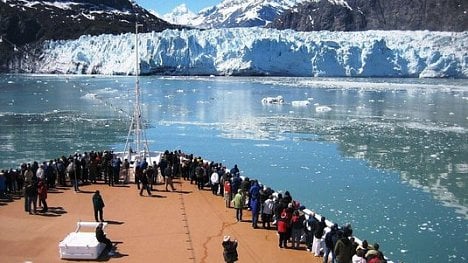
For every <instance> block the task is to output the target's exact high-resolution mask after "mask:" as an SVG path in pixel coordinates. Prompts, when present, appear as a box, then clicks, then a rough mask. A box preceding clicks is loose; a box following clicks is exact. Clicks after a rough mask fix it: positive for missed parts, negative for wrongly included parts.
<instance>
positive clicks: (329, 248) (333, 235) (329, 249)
mask: <svg viewBox="0 0 468 263" xmlns="http://www.w3.org/2000/svg"><path fill="white" fill-rule="evenodd" d="M337 231H338V225H337V224H334V225H333V226H332V227H331V229H330V232H328V233H327V234H326V235H325V250H324V251H325V253H324V256H323V263H328V255H329V254H330V253H331V255H332V260H331V262H335V251H334V248H335V244H336V241H338V238H337V235H338V233H337Z"/></svg>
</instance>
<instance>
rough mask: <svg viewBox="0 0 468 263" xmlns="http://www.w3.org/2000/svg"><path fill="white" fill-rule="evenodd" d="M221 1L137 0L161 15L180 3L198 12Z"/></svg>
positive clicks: (141, 4)
mask: <svg viewBox="0 0 468 263" xmlns="http://www.w3.org/2000/svg"><path fill="white" fill-rule="evenodd" d="M221 1H222V0H136V2H137V3H138V4H139V5H140V6H142V7H144V8H146V9H148V10H150V9H151V10H154V11H156V12H157V13H159V14H161V15H164V14H167V13H169V12H170V11H172V9H174V8H175V7H176V6H178V5H180V4H185V5H186V6H187V7H188V9H190V10H191V11H192V12H194V13H198V11H200V10H201V9H203V8H205V7H209V6H214V5H217V4H219V3H221Z"/></svg>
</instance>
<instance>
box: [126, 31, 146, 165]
mask: <svg viewBox="0 0 468 263" xmlns="http://www.w3.org/2000/svg"><path fill="white" fill-rule="evenodd" d="M141 26H143V25H142V24H138V22H136V23H135V108H134V111H133V116H132V121H131V123H130V128H129V130H128V136H127V142H126V143H125V149H124V153H127V152H128V159H129V160H132V158H131V155H132V150H134V151H135V152H134V153H136V156H135V159H140V160H143V159H144V158H146V157H147V156H148V154H149V149H148V142H147V140H146V136H145V134H144V127H143V125H142V116H141V115H142V114H141V105H140V80H139V75H140V58H139V54H138V43H139V42H138V27H141ZM132 133H133V136H134V138H133V143H134V144H135V145H134V146H135V148H134V149H132V147H131V146H130V140H131V136H132Z"/></svg>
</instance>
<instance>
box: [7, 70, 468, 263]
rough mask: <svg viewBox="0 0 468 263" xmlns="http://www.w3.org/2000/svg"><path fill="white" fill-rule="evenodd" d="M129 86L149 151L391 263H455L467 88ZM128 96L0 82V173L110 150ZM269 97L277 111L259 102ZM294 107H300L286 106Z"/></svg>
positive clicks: (467, 200)
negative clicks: (232, 176)
mask: <svg viewBox="0 0 468 263" xmlns="http://www.w3.org/2000/svg"><path fill="white" fill-rule="evenodd" d="M140 83H141V88H142V93H143V94H145V97H144V98H143V114H144V116H145V117H146V120H147V121H148V123H147V126H148V130H147V137H148V138H149V143H150V148H151V149H153V150H165V149H170V150H174V149H182V150H183V151H185V152H190V153H195V154H198V155H201V156H203V157H205V158H207V159H211V160H215V161H220V162H223V163H225V164H226V165H227V166H228V167H232V166H233V165H234V164H236V163H237V164H238V165H239V166H240V168H241V170H242V172H243V174H244V175H246V176H249V177H251V178H258V179H259V180H260V181H261V182H263V183H265V184H267V185H269V186H271V187H273V188H274V189H277V190H283V191H285V190H289V191H290V192H291V193H292V195H293V197H294V198H295V199H297V200H299V201H301V202H302V203H303V204H304V205H306V206H307V207H308V208H310V209H312V210H316V211H317V212H318V213H320V214H323V215H325V216H326V217H327V218H329V219H331V220H332V221H335V222H338V223H339V224H340V225H341V224H344V223H347V222H349V223H351V224H352V225H353V227H354V229H355V233H356V235H357V236H358V237H360V238H365V239H367V240H369V242H371V243H373V242H379V243H380V244H381V248H382V250H383V251H384V253H385V254H386V255H387V256H389V257H390V258H391V259H393V260H394V261H401V262H425V263H427V262H466V261H467V258H468V252H467V251H468V234H467V233H468V226H467V222H468V220H467V219H468V191H467V189H466V186H467V183H468V179H467V178H468V133H467V129H468V83H467V81H466V80H411V79H404V80H402V79H387V80H380V79H367V80H364V79H320V78H314V79H312V78H181V77H178V78H160V77H141V78H140ZM133 89H134V78H132V77H89V76H32V75H2V76H0V164H1V168H10V167H13V168H14V167H16V165H17V164H19V163H20V162H29V161H32V160H46V159H49V158H55V157H57V156H59V155H62V154H68V153H73V152H75V151H79V152H83V151H89V150H93V149H107V148H113V149H116V150H123V146H124V142H125V138H126V136H127V129H128V125H129V117H128V115H129V113H131V111H132V110H131V103H132V99H133ZM278 95H281V96H283V97H284V99H285V101H286V104H284V105H262V104H261V103H260V101H261V99H262V98H264V97H267V96H278ZM304 100H308V101H309V102H310V104H309V105H308V106H302V107H296V106H293V105H292V104H291V102H292V101H304ZM321 106H326V107H328V108H323V107H321ZM324 109H325V110H324ZM327 109H328V110H329V111H327Z"/></svg>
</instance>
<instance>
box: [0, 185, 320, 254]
mask: <svg viewBox="0 0 468 263" xmlns="http://www.w3.org/2000/svg"><path fill="white" fill-rule="evenodd" d="M175 187H176V191H174V192H166V191H164V189H165V188H164V186H163V185H156V186H155V187H154V188H155V190H156V191H153V196H152V197H149V196H147V194H146V192H145V193H144V196H139V192H138V190H137V187H136V185H135V184H128V185H118V186H114V187H109V186H107V185H105V184H103V183H100V184H99V183H98V184H93V185H86V186H80V190H81V191H80V192H78V193H75V192H74V191H73V188H68V187H59V188H57V189H56V190H54V191H51V192H49V194H48V199H47V203H48V205H49V212H47V213H45V214H40V213H38V214H37V215H29V214H28V213H27V212H25V211H24V200H23V199H22V198H21V199H14V200H13V201H12V202H5V201H4V200H2V201H1V202H0V233H1V235H0V255H1V257H2V262H60V261H65V260H62V259H60V257H59V250H58V244H59V242H60V241H61V240H62V239H64V238H65V236H66V235H67V234H68V233H69V232H73V231H74V230H75V227H76V223H77V222H78V221H94V214H93V207H92V201H91V198H92V195H93V193H94V191H95V190H99V191H100V192H101V195H102V197H103V199H104V202H105V205H106V206H105V208H104V220H105V221H107V222H108V223H109V225H108V227H107V228H106V232H107V235H108V237H109V238H110V239H111V240H112V241H113V242H117V250H116V251H117V253H116V255H115V256H113V257H106V256H103V257H101V258H99V259H98V261H112V262H114V261H115V262H224V260H223V254H222V252H223V249H222V246H221V242H222V239H223V236H225V235H229V236H231V237H232V239H237V240H238V241H239V246H238V253H239V262H290V261H292V260H294V261H295V262H317V263H318V262H321V259H322V258H316V257H314V256H313V255H312V254H311V253H308V252H306V251H305V247H304V244H302V247H301V249H300V250H294V249H280V248H278V237H277V235H276V231H275V230H274V229H271V230H266V229H262V228H261V227H260V228H258V229H253V228H252V227H251V223H250V212H249V211H247V210H245V211H244V222H236V219H235V211H234V209H232V208H226V207H225V203H224V200H223V199H222V197H220V196H214V195H213V194H212V193H211V191H210V190H208V188H206V189H205V190H198V189H197V187H196V186H195V185H192V184H190V183H189V182H187V181H183V180H181V179H176V180H175ZM38 210H39V209H38ZM66 261H73V260H66Z"/></svg>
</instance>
